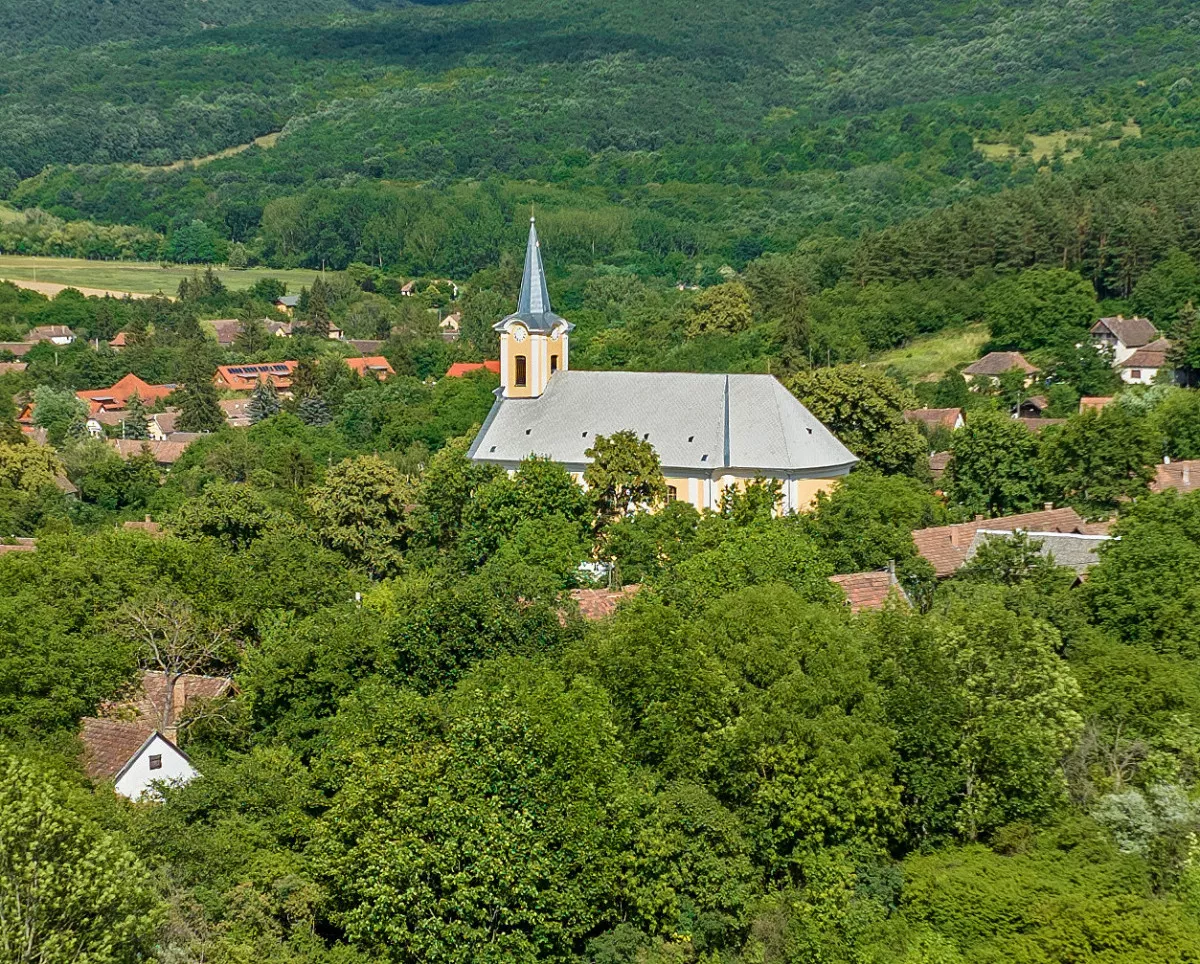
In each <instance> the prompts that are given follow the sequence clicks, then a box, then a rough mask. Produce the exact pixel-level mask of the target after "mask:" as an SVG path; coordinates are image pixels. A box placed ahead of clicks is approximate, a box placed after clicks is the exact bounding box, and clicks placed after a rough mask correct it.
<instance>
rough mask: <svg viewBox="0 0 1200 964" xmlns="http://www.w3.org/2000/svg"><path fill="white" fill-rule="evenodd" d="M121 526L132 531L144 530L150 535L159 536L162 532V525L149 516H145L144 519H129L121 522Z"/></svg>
mask: <svg viewBox="0 0 1200 964" xmlns="http://www.w3.org/2000/svg"><path fill="white" fill-rule="evenodd" d="M121 528H122V529H129V530H130V531H132V532H144V533H146V534H147V535H151V536H159V535H162V532H163V527H162V525H161V524H160V523H158V522H155V521H154V520H153V519H151V518H150V516H146V518H144V519H130V520H129V521H127V522H122V523H121Z"/></svg>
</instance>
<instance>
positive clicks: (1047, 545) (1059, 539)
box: [967, 519, 1113, 573]
mask: <svg viewBox="0 0 1200 964" xmlns="http://www.w3.org/2000/svg"><path fill="white" fill-rule="evenodd" d="M996 521H997V522H999V521H1001V520H999V519H997V520H996ZM1012 534H1013V533H1012V530H1008V529H1003V530H1002V529H979V530H977V531H976V533H975V538H974V539H973V540H972V541H971V548H970V549H968V550H967V561H968V562H969V561H970V560H971V559H973V558H974V557H975V553H976V551H977V550H978V549H979V547H980V546H981V545H982V544H983V543H984V542H986V541H987V540H988V539H1007V538H1008V537H1010V536H1011V535H1012ZM1025 534H1026V535H1027V536H1028V537H1029V538H1030V539H1032V540H1034V541H1037V542H1040V543H1041V544H1042V547H1041V548H1040V549H1039V550H1038V555H1039V556H1053V557H1054V562H1055V563H1056V564H1057V565H1060V566H1066V567H1067V568H1068V569H1074V570H1075V571H1076V572H1078V573H1084V572H1087V570H1088V569H1090V568H1091V567H1092V566H1094V565H1096V563H1098V562H1099V561H1100V555H1099V552H1098V550H1099V549H1100V547H1101V546H1102V545H1104V543H1106V542H1108V541H1109V540H1110V539H1112V538H1113V537H1112V536H1098V535H1081V534H1079V533H1075V532H1026V533H1025Z"/></svg>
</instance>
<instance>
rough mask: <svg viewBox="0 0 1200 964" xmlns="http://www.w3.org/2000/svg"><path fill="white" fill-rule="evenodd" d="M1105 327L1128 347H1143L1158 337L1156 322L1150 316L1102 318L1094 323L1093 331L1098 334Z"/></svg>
mask: <svg viewBox="0 0 1200 964" xmlns="http://www.w3.org/2000/svg"><path fill="white" fill-rule="evenodd" d="M1105 328H1107V329H1108V330H1109V332H1111V333H1112V334H1113V336H1114V337H1116V338H1117V339H1119V340H1120V342H1121V344H1123V345H1124V346H1125V347H1126V348H1141V347H1142V346H1143V345H1148V344H1150V342H1152V341H1154V339H1155V338H1157V337H1158V332H1157V331H1156V330H1155V328H1154V323H1153V322H1152V321H1150V320H1149V319H1148V318H1125V317H1123V316H1121V315H1117V317H1115V318H1101V319H1100V320H1099V321H1098V322H1096V323H1095V324H1094V325H1092V327H1091V333H1092V334H1093V335H1098V334H1100V333H1101V332H1102V331H1103V330H1104V329H1105Z"/></svg>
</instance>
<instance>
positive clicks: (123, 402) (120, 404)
mask: <svg viewBox="0 0 1200 964" xmlns="http://www.w3.org/2000/svg"><path fill="white" fill-rule="evenodd" d="M174 390H175V386H174V385H151V384H150V383H149V382H145V381H142V379H140V378H138V377H137V375H134V374H133V373H132V372H130V373H129V374H128V375H126V376H125V377H124V378H122V379H120V380H119V381H118V382H116V383H115V384H114V385H112V386H111V387H109V388H93V389H89V390H88V391H85V392H76V393H75V394H76V396H77V397H79V398H81V399H83V400H84V401H85V402H87V403H88V405H89V407H92V408H93V409H94V411H95V410H101V409H103V410H104V411H113V410H114V409H121V408H125V407H126V406H127V405H128V404H129V399H131V398H133V396H134V395H137V396H138V397H139V398H141V400H142V401H143V402H145V403H146V404H147V405H150V404H153V403H154V402H157V401H158V400H159V399H163V398H166V397H167V396H168V395H170V394H171V392H173V391H174Z"/></svg>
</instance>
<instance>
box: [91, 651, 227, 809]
mask: <svg viewBox="0 0 1200 964" xmlns="http://www.w3.org/2000/svg"><path fill="white" fill-rule="evenodd" d="M231 685H232V684H231V682H230V680H228V679H225V678H222V677H213V676H195V675H191V674H184V675H183V676H180V677H179V678H178V679H176V680H175V681H174V683H173V685H171V689H170V696H171V699H170V700H168V699H167V695H168V690H167V686H168V683H167V677H166V675H165V674H163V673H157V672H155V673H143V674H142V678H141V681H140V683H139V686H138V689H137V692H136V693H135V694H134V695H133V697H132V698H131V699H129V700H125V701H122V702H118V703H108V704H105V705H104V706H103V707H101V714H102V715H101V716H100V717H89V718H86V719H84V720H83V721H82V730H81V734H80V736H81V739H82V741H83V746H84V768H85V770H86V772H87V774H88V776H89V777H91V778H92V779H93V780H95V781H98V782H100V781H106V780H111V781H112V782H113V789H114V790H115V791H116V792H117V793H119V794H121V795H122V796H125V797H128V798H129V799H131V800H141V799H145V798H147V797H149V798H153V797H154V787H153V785H154V783H155V782H157V781H166V782H170V783H187V782H189V781H191V780H193V779H195V778H196V777H197V776H198V775H199V774H198V773H197V772H196V770H195V768H194V767H193V766H192V765H191V761H190V760H188V758H187V755H186V754H185V753H184V752H183V751H182V750H180V749H179V747H177V746H176V745H175V743H174V742H173V737H174V734H175V731H176V729H177V727H178V724H179V721H180V719H182V717H183V715H184V712H185V711H186V710H187V708H188V707H189V706H192V705H194V704H195V702H196V701H197V700H213V699H216V698H218V697H220V696H223V695H225V694H226V693H227V692H228V691H229V689H230V686H231Z"/></svg>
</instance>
